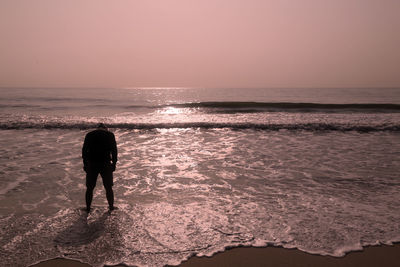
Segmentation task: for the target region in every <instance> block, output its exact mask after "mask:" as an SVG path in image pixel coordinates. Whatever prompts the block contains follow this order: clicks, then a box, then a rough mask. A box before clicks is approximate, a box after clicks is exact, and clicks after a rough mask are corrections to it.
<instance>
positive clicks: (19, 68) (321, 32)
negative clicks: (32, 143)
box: [0, 0, 400, 87]
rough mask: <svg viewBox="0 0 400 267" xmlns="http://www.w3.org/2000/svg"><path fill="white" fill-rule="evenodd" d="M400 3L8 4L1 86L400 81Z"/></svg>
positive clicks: (58, 0) (1, 11)
mask: <svg viewBox="0 0 400 267" xmlns="http://www.w3.org/2000/svg"><path fill="white" fill-rule="evenodd" d="M399 14H400V1H399V0H276V1H269V0H196V1H194V0H158V1H152V0H143V1H140V0H137V1H135V0H130V1H128V0H118V1H103V0H35V1H31V0H1V1H0V86H46V87H70V86H71V87H142V86H146V87H151V86H161V87H163V86H166V87H171V86H172V87H173V86H179V87H376V86H378V87H400V15H399Z"/></svg>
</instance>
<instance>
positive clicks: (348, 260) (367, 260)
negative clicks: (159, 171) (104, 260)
mask: <svg viewBox="0 0 400 267" xmlns="http://www.w3.org/2000/svg"><path fill="white" fill-rule="evenodd" d="M399 263H400V243H394V244H393V245H392V246H389V245H377V246H367V247H364V248H363V250H360V251H352V252H349V253H347V254H346V255H345V256H343V257H332V256H322V255H317V254H310V253H307V252H303V251H300V250H298V249H287V248H283V247H273V246H269V247H235V248H229V249H227V250H225V251H223V252H218V253H216V254H214V255H213V256H211V257H207V256H202V257H198V256H193V257H190V258H189V259H188V260H186V261H184V262H182V263H181V264H180V265H178V266H179V267H200V266H207V267H208V266H211V267H214V266H215V267H216V266H226V267H228V266H232V267H245V266H246V267H248V266H266V265H268V266H274V267H281V266H282V267H283V266H294V267H303V266H307V267H312V266H315V267H316V266H328V267H329V266H332V267H333V266H344V267H356V266H363V267H372V266H385V267H396V266H399ZM53 266H55V267H91V266H90V265H89V264H86V263H82V262H79V261H76V260H70V259H64V258H57V259H51V260H46V261H43V262H40V263H37V264H34V265H31V266H30V267H53ZM114 266H115V267H126V266H127V265H124V264H120V265H114Z"/></svg>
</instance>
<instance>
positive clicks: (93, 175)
mask: <svg viewBox="0 0 400 267" xmlns="http://www.w3.org/2000/svg"><path fill="white" fill-rule="evenodd" d="M98 175H99V173H98V171H96V170H94V168H88V170H87V172H86V211H87V212H88V213H89V212H90V208H91V206H92V200H93V190H94V188H95V187H96V181H97V176H98Z"/></svg>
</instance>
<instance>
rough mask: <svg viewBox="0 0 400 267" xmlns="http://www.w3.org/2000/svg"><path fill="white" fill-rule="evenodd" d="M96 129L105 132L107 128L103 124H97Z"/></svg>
mask: <svg viewBox="0 0 400 267" xmlns="http://www.w3.org/2000/svg"><path fill="white" fill-rule="evenodd" d="M97 128H98V129H103V130H107V127H106V125H105V124H104V123H99V124H98V125H97Z"/></svg>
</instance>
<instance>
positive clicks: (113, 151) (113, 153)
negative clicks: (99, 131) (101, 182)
mask: <svg viewBox="0 0 400 267" xmlns="http://www.w3.org/2000/svg"><path fill="white" fill-rule="evenodd" d="M111 161H112V165H113V170H114V171H115V167H116V165H117V161H118V149H117V142H116V141H115V136H114V134H112V138H111Z"/></svg>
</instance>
